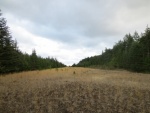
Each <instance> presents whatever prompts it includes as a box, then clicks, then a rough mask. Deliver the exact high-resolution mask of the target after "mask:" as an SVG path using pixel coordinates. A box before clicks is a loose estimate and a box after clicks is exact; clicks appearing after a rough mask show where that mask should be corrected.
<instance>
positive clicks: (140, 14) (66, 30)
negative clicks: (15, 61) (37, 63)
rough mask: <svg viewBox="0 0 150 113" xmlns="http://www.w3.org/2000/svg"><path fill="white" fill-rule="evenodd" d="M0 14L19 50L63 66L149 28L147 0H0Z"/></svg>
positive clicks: (149, 17)
mask: <svg viewBox="0 0 150 113" xmlns="http://www.w3.org/2000/svg"><path fill="white" fill-rule="evenodd" d="M0 9H1V10H2V13H3V17H5V18H6V20H7V25H8V26H9V27H10V31H11V33H12V36H13V39H16V40H17V41H18V46H19V48H20V50H21V51H23V52H27V53H29V54H31V53H32V50H33V49H36V52H37V54H38V55H40V56H42V57H48V56H50V57H55V58H57V59H58V60H59V61H61V62H63V63H65V64H66V65H72V64H73V63H78V62H79V61H80V60H81V59H83V58H85V57H88V56H94V55H98V54H101V52H102V50H104V49H105V48H106V47H107V48H112V47H113V45H114V44H115V43H116V42H118V41H119V40H120V39H123V37H124V36H125V34H127V33H131V34H133V33H134V32H135V31H137V32H138V33H141V32H144V30H145V28H146V26H147V25H150V0H0Z"/></svg>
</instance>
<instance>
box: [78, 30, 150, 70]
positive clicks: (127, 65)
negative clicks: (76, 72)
mask: <svg viewBox="0 0 150 113" xmlns="http://www.w3.org/2000/svg"><path fill="white" fill-rule="evenodd" d="M76 66H81V67H91V66H99V67H102V68H111V69H112V68H120V69H127V70H131V71H136V72H150V28H149V27H147V28H146V29H145V33H142V34H141V36H140V35H139V34H138V33H137V32H135V33H134V34H133V35H131V34H126V35H125V37H124V38H123V40H120V41H118V43H116V44H115V45H114V46H113V48H112V49H105V51H104V52H102V54H101V55H98V56H93V57H90V58H89V57H88V58H85V59H83V60H81V61H80V62H79V63H78V64H77V65H76Z"/></svg>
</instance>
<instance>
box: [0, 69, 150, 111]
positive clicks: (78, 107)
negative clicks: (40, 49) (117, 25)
mask: <svg viewBox="0 0 150 113" xmlns="http://www.w3.org/2000/svg"><path fill="white" fill-rule="evenodd" d="M0 113H150V74H141V73H132V72H128V71H124V70H100V69H90V68H71V67H67V68H59V69H48V70H43V71H30V72H22V73H17V74H10V75H6V76H0Z"/></svg>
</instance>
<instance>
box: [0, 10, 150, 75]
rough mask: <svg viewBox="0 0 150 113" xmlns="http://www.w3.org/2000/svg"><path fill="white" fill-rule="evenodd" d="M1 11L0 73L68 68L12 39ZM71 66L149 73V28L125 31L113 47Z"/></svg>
mask: <svg viewBox="0 0 150 113" xmlns="http://www.w3.org/2000/svg"><path fill="white" fill-rule="evenodd" d="M1 16H2V13H1V10H0V74H5V73H12V72H21V71H28V70H41V69H49V68H59V67H66V65H65V64H63V63H61V62H59V61H58V60H57V59H56V58H50V57H47V58H42V57H41V56H37V54H36V50H35V49H34V50H33V51H32V54H31V55H29V54H27V53H23V52H21V51H20V50H19V48H18V46H17V41H16V40H13V39H12V36H11V33H10V31H9V27H8V26H7V21H6V19H5V18H3V17H1ZM72 67H99V68H105V69H125V70H129V71H135V72H150V28H149V27H148V26H147V28H146V29H145V33H141V35H139V34H138V33H137V32H135V33H134V34H133V35H131V34H130V33H129V34H126V35H125V37H124V39H123V40H120V41H118V42H117V43H116V44H115V45H114V46H113V48H112V49H107V48H106V49H105V51H104V52H102V54H101V55H97V56H91V57H87V58H84V59H82V60H81V61H79V63H77V64H73V65H72Z"/></svg>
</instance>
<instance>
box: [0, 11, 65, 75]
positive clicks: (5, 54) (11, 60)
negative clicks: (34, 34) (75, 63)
mask: <svg viewBox="0 0 150 113" xmlns="http://www.w3.org/2000/svg"><path fill="white" fill-rule="evenodd" d="M64 66H65V65H64V64H62V63H60V62H58V61H57V60H56V59H54V58H49V57H48V58H42V57H40V56H37V54H36V51H35V50H33V51H32V54H31V55H29V54H26V53H25V54H24V53H22V52H21V51H20V50H19V48H18V47H17V42H16V41H14V40H13V39H12V36H11V34H10V32H9V28H8V26H7V25H6V20H5V18H3V17H2V14H1V11H0V73H10V72H18V71H26V70H37V69H46V68H58V67H64Z"/></svg>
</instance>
